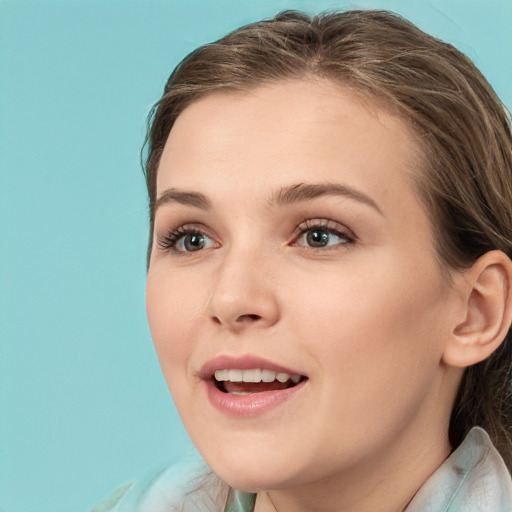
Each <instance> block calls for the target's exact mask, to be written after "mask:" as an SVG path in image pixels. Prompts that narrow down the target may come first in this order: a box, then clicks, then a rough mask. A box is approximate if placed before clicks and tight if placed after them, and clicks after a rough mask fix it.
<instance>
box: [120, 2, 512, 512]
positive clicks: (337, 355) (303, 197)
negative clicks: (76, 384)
mask: <svg viewBox="0 0 512 512" xmlns="http://www.w3.org/2000/svg"><path fill="white" fill-rule="evenodd" d="M148 141H149V144H148V149H149V153H148V161H147V169H146V170H147V184H148V191H149V197H150V219H151V231H150V233H151V235H150V244H149V251H148V284H147V310H148V318H149V324H150V329H151V333H152V336H153V340H154V343H155V347H156V350H157V353H158V356H159V360H160V364H161V367H162V370H163V373H164V376H165V378H166V381H167V384H168V386H169V389H170V391H171V393H172V395H173V398H174V400H175V403H176V406H177V409H178V411H179V413H180V415H181V418H182V420H183V422H184V425H185V427H186V428H187V431H188V433H189V435H190V437H191V439H192V441H193V442H194V444H195V445H196V447H197V448H198V450H199V452H200V453H201V455H202V456H203V458H204V459H205V461H206V463H207V464H208V466H209V467H210V468H211V470H212V472H213V474H214V475H216V476H215V477H214V476H213V474H212V475H210V476H206V477H204V478H203V479H202V480H201V479H200V480H197V479H196V480H187V479H185V480H186V482H185V483H183V484H181V483H178V481H177V479H176V478H175V477H176V474H175V472H172V471H171V472H167V473H164V474H163V475H161V476H160V477H159V478H157V479H156V480H155V481H154V482H152V483H151V484H149V485H147V486H145V487H143V488H140V487H139V488H138V487H136V486H135V487H132V488H130V489H129V490H128V491H123V492H122V493H120V495H119V496H117V497H116V498H115V499H114V500H113V501H112V507H114V508H112V509H113V510H130V509H136V510H148V511H149V510H151V511H158V510H172V509H173V508H172V507H174V508H175V509H177V510H179V509H183V510H208V511H214V510H215V511H222V510H226V511H227V510H229V511H242V510H245V511H249V510H254V511H255V512H269V511H272V512H274V511H279V512H285V511H317V510H324V511H357V512H363V511H386V512H387V511H404V510H406V511H407V512H416V511H420V510H421V511H425V510H429V511H436V512H437V511H448V510H449V511H455V510H457V511H459V510H464V511H472V510H485V511H491V510H492V511H510V510H512V483H511V479H510V473H509V471H510V468H511V467H512V451H511V437H510V436H511V425H512V408H511V404H512V402H511V390H510V377H511V361H512V348H511V346H510V343H511V340H507V337H510V333H509V327H510V324H511V321H512V291H511V289H512V262H511V259H510V258H511V256H512V143H511V142H512V141H511V132H510V122H509V118H508V117H507V113H506V111H505V109H504V107H503V106H502V105H501V103H500V101H499V99H498V98H497V97H496V95H495V93H494V92H493V91H492V89H491V87H490V86H489V84H488V83H487V82H486V80H485V79H484V78H483V76H482V75H481V74H480V73H479V72H478V70H477V69H476V68H475V67H474V65H473V64H472V63H471V61H470V60H469V59H467V58H466V57H465V56H464V55H462V54H461V53H460V52H458V51H457V50H456V49H454V48H453V47H452V46H450V45H447V44H445V43H443V42H441V41H439V40H436V39H434V38H432V37H430V36H428V35H426V34H425V33H423V32H421V31H420V30H419V29H417V28H416V27H414V26H413V25H412V24H410V23H409V22H407V21H405V20H403V19H401V18H400V17H399V16H397V15H394V14H392V13H388V12H379V11H350V12H345V13H336V14H327V15H322V16H318V17H314V18H309V17H307V16H306V15H304V14H301V13H297V12H285V13H283V14H280V15H278V16H276V18H274V19H272V20H269V21H263V22H259V23H255V24H252V25H249V26H246V27H243V28H241V29H239V30H237V31H235V32H234V33H232V34H230V35H228V36H226V37H225V38H223V39H221V40H220V41H218V42H216V43H213V44H211V45H206V46H204V47H202V48H200V49H198V50H196V51H195V52H193V53H192V54H191V55H189V56H188V57H187V58H186V59H185V60H184V61H183V62H182V63H181V64H180V65H179V66H178V67H177V68H176V70H175V71H174V73H173V74H172V75H171V77H170V79H169V81H168V83H167V86H166V89H165V92H164V95H163V96H162V98H161V100H160V101H159V103H158V104H157V106H156V107H155V110H154V113H153V117H152V121H151V126H150V131H149V136H148ZM187 478H188V477H187Z"/></svg>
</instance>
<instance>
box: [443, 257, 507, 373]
mask: <svg viewBox="0 0 512 512" xmlns="http://www.w3.org/2000/svg"><path fill="white" fill-rule="evenodd" d="M460 277H461V279H460V280H458V281H459V282H458V283H456V284H455V286H457V287H459V288H460V291H461V293H462V296H463V302H462V307H463V310H461V314H460V316H459V319H458V320H456V322H455V325H454V327H453V330H452V332H451V337H450V339H449V340H448V342H447V344H446V345H445V349H444V352H443V362H444V363H446V364H447V365H450V366H457V367H461V368H464V367H467V366H471V365H473V364H476V363H478V362H480V361H483V360H484V359H486V358H487V357H488V356H490V355H491V354H492V353H493V352H494V351H495V350H496V349H497V348H498V347H499V346H500V344H501V343H502V341H503V339H504V338H505V336H506V335H507V332H508V330H509V328H510V324H511V322H512V261H511V260H510V258H509V257H508V256H507V255H506V254H505V253H503V252H501V251H490V252H487V253H485V254H484V255H483V256H481V257H480V258H479V259H478V260H477V261H476V262H475V263H474V264H473V265H472V266H471V268H470V269H468V270H466V271H463V272H461V275H460Z"/></svg>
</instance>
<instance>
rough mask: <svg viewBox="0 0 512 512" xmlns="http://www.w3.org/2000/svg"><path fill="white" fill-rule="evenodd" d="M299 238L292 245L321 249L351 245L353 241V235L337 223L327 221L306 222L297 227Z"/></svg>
mask: <svg viewBox="0 0 512 512" xmlns="http://www.w3.org/2000/svg"><path fill="white" fill-rule="evenodd" d="M297 231H298V232H299V236H298V237H297V238H296V241H295V242H294V245H299V246H302V247H312V248H315V249H322V248H324V247H334V246H339V245H345V244H352V243H354V241H355V237H354V235H353V234H352V233H351V232H349V231H348V229H347V228H343V227H342V226H340V225H338V224H337V223H333V222H332V221H329V220H321V221H306V222H305V223H304V224H301V225H300V226H298V228H297Z"/></svg>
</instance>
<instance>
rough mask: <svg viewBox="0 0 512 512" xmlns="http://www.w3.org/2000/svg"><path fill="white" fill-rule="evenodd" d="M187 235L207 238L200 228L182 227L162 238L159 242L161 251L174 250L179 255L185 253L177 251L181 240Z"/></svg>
mask: <svg viewBox="0 0 512 512" xmlns="http://www.w3.org/2000/svg"><path fill="white" fill-rule="evenodd" d="M186 235H202V236H205V233H204V232H203V231H201V230H200V229H198V228H195V227H187V226H186V225H184V226H180V227H179V228H177V229H175V230H174V231H170V232H169V233H167V235H165V236H164V237H163V238H161V239H160V240H159V241H158V246H159V247H160V249H163V250H164V251H165V250H173V251H175V252H177V253H180V252H185V251H178V250H177V249H176V244H177V243H178V241H179V240H181V239H182V238H184V237H185V236H186Z"/></svg>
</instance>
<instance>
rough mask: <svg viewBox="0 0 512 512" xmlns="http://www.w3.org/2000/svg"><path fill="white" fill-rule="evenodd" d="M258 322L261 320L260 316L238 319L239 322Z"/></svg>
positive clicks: (243, 316)
mask: <svg viewBox="0 0 512 512" xmlns="http://www.w3.org/2000/svg"><path fill="white" fill-rule="evenodd" d="M257 320H261V316H260V315H253V314H248V315H240V316H239V317H238V318H237V319H236V321H237V322H255V321H257Z"/></svg>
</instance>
